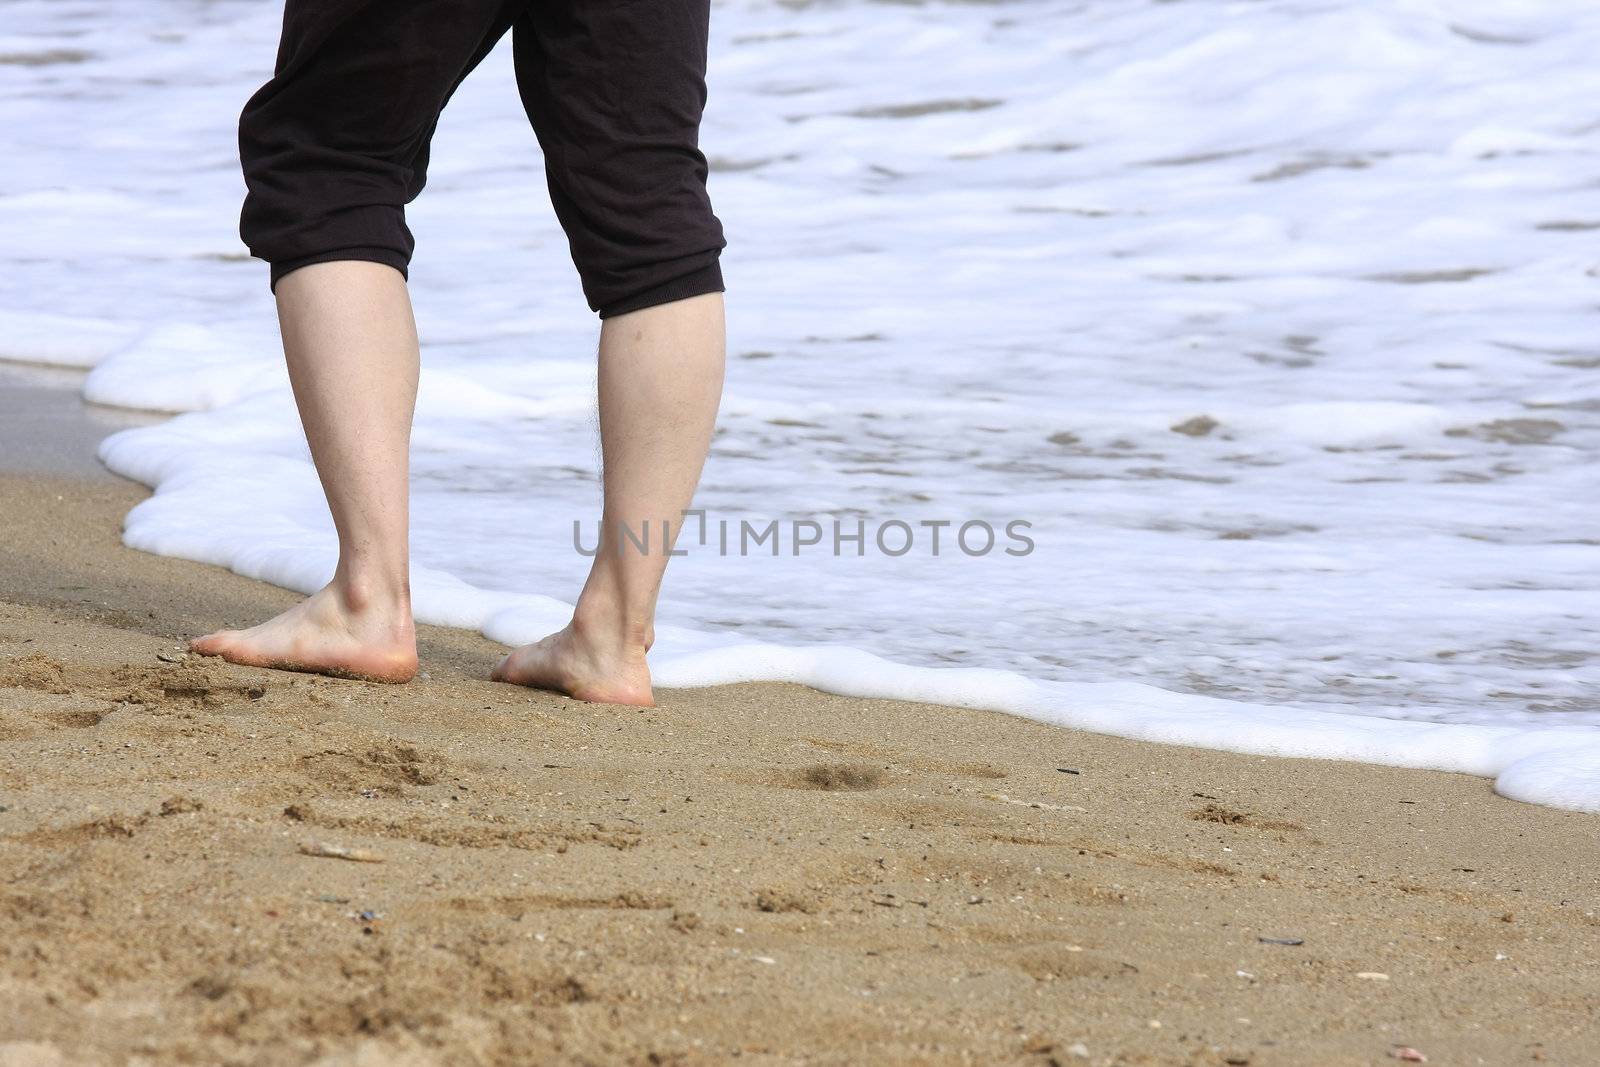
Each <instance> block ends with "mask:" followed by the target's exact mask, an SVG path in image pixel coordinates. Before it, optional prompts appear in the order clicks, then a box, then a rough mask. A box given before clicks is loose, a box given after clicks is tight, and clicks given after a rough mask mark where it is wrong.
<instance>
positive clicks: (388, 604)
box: [329, 569, 411, 620]
mask: <svg viewBox="0 0 1600 1067" xmlns="http://www.w3.org/2000/svg"><path fill="white" fill-rule="evenodd" d="M329 588H330V589H332V591H333V593H334V595H335V596H337V597H338V599H339V604H340V606H341V607H343V608H344V610H345V611H347V612H348V613H350V614H351V615H387V616H399V617H401V618H403V619H407V620H409V619H410V618H411V586H410V583H409V582H408V581H407V580H406V578H404V577H393V576H380V575H373V574H366V573H362V572H355V573H350V572H346V571H344V570H342V569H341V571H340V572H339V573H338V574H336V575H335V576H334V579H333V582H332V583H331V585H330V587H329Z"/></svg>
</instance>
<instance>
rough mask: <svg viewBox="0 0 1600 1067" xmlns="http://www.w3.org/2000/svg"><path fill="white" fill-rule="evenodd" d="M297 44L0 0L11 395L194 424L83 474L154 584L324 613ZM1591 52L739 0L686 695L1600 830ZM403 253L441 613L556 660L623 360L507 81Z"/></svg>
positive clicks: (1331, 30) (1598, 383) (258, 4)
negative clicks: (1341, 761)
mask: <svg viewBox="0 0 1600 1067" xmlns="http://www.w3.org/2000/svg"><path fill="white" fill-rule="evenodd" d="M278 19H279V5H277V4H275V3H270V2H265V0H145V2H142V3H140V4H137V5H134V4H124V3H116V2H112V0H8V2H6V3H4V4H3V5H0V109H3V112H0V113H3V116H4V122H3V124H0V128H3V129H4V131H5V133H4V137H5V142H6V145H5V148H6V150H5V153H4V156H5V160H6V164H5V166H4V167H3V168H0V358H6V359H14V360H24V361H32V362H43V363H58V364H63V365H68V366H77V367H85V368H92V370H91V371H90V373H89V375H88V377H87V381H86V383H85V386H84V389H85V393H86V395H87V397H88V398H89V399H91V400H94V401H96V402H99V403H103V404H108V405H117V406H122V407H130V408H141V409H152V410H157V411H164V412H172V413H180V414H176V417H174V418H172V419H170V420H169V421H165V422H162V423H160V424H158V425H154V426H147V427H140V428H136V429H132V430H128V431H125V432H123V433H120V434H118V435H116V436H113V437H112V438H110V439H108V440H107V441H106V443H105V445H104V446H103V448H102V457H103V459H104V460H105V462H106V463H107V464H108V465H109V466H110V467H111V468H112V469H113V470H116V471H118V472H120V473H123V474H126V475H128V476H130V477H133V478H136V479H138V480H140V481H142V482H145V483H146V484H148V485H150V486H152V487H154V488H155V489H156V495H155V496H153V497H152V498H151V499H150V500H148V501H147V502H145V503H143V504H141V505H140V506H139V507H137V508H136V509H135V510H134V512H133V513H132V514H131V515H130V516H129V517H128V521H127V526H126V539H127V541H128V543H129V544H131V545H134V546H135V547H138V548H142V549H146V550H149V551H152V552H159V553H163V554H168V555H175V556H182V557H186V558H190V559H196V560H203V561H206V562H211V563H216V564H219V565H222V566H226V567H231V568H232V569H234V570H237V571H239V572H241V573H244V574H249V575H253V576H256V577H261V578H264V579H266V580H268V581H273V582H276V583H279V584H281V585H285V586H289V587H292V588H296V589H301V590H307V591H309V590H312V589H314V588H316V587H318V586H320V585H321V584H322V583H323V582H324V581H325V580H326V578H327V576H328V575H329V574H330V573H331V571H332V567H333V562H334V541H333V536H332V530H331V525H330V523H329V521H328V519H327V517H326V514H325V510H324V506H323V504H322V501H321V497H320V493H319V491H318V487H317V483H316V478H315V474H314V472H313V470H312V468H311V466H310V464H309V460H308V457H307V454H306V450H305V445H304V442H303V439H302V437H301V435H300V431H299V428H298V423H297V421H296V419H295V415H294V409H293V404H292V401H291V398H290V396H289V392H288V387H287V380H286V378H285V375H284V372H283V369H282V366H281V358H280V355H279V350H278V346H277V339H276V334H275V324H274V319H273V313H272V305H271V300H270V296H269V294H268V292H267V287H266V271H265V267H264V266H263V265H262V264H260V263H259V262H255V261H252V260H249V259H248V257H247V255H246V254H245V251H244V249H243V247H242V246H241V245H240V243H239V241H238V237H237V233H236V229H235V225H236V219H237V211H238V204H239V199H240V197H241V195H242V183H241V181H240V178H239V176H238V166H237V160H236V147H235V141H234V123H235V121H236V118H237V114H238V111H239V109H240V107H241V106H242V105H243V103H244V101H245V99H246V98H247V97H248V96H249V95H250V93H251V92H252V91H253V90H254V89H255V87H256V86H257V85H258V84H259V83H260V82H261V81H263V80H264V79H265V78H266V77H267V75H268V74H269V73H270V65H271V62H272V58H273V54H274V49H275V43H276V35H277V30H278ZM1596 54H1600V8H1597V7H1593V6H1591V5H1584V4H1577V3H1573V2H1571V0H1520V2H1518V3H1514V4H1506V3H1504V2H1490V0H1383V2H1378V0H1317V2H1311V0H1259V2H1252V3H1242V2H1240V3H1229V2H1221V0H1187V2H1184V3H1160V2H1151V0H1141V2H1132V0H1092V2H1065V0H996V2H987V3H960V2H949V3H945V2H933V0H931V2H926V3H886V2H871V0H837V2H827V3H824V2H804V0H788V2H781V3H770V2H755V0H726V2H719V3H718V4H717V5H716V7H715V9H714V14H713V39H712V42H711V69H710V75H709V79H708V80H709V84H710V105H709V108H708V112H707V116H706V122H705V126H704V129H703V131H702V147H703V148H704V149H705V151H706V153H707V155H708V156H709V157H710V159H711V161H712V175H711V179H710V181H711V192H712V197H713V200H714V202H715V204H716V206H717V211H718V214H719V216H720V217H721V218H722V220H723V222H724V225H725V227H726V229H727V232H728V236H729V241H730V244H729V248H728V249H727V251H726V253H725V258H724V268H725V273H726V276H727V282H728V308H729V331H730V335H729V343H730V367H729V375H728V388H727V395H726V399H725V402H724V405H723V409H722V416H721V420H720V428H719V432H718V436H717V439H716V441H715V443H714V446H713V451H712V455H711V459H710V462H709V464H708V467H707V470H706V475H705V479H704V482H703V485H702V489H701V491H700V494H699V496H698V497H697V501H696V502H697V505H698V506H699V507H700V508H703V509H704V510H705V513H706V522H707V530H708V533H709V537H708V538H707V543H706V544H699V543H698V538H696V537H695V536H694V535H693V534H691V535H690V536H689V543H688V545H687V548H688V554H687V555H685V556H684V557H682V558H680V559H678V560H676V561H675V562H674V564H673V566H672V568H671V570H670V572H669V575H668V578H667V583H666V587H665V591H664V596H663V601H662V608H661V623H662V626H661V630H660V644H659V646H658V648H657V650H656V652H655V654H654V655H653V657H652V658H653V661H654V666H655V671H656V675H657V679H658V682H659V683H661V684H664V685H704V684H713V683H718V682H724V681H733V680H744V679H761V678H770V679H789V680H795V681H802V682H806V683H809V684H813V685H817V686H819V687H822V688H828V689H832V690H836V691H840V692H846V693H859V694H872V695H880V696H890V697H904V698H910V699H920V700H929V701H934V702H938V703H945V704H957V705H964V706H977V707H991V708H996V709H999V710H1004V711H1010V712H1013V713H1017V714H1022V715H1028V716H1032V717H1035V718H1041V719H1044V720H1047V721H1053V722H1060V723H1062V724H1065V725H1073V726H1082V727H1086V728H1090V729H1095V730H1102V731H1106V732H1111V733H1117V734H1122V735H1126V736H1132V737H1142V738H1150V739H1155V740H1165V741H1174V742H1179V743H1184V744H1195V745H1205V746H1212V747H1220V748H1228V749H1236V750H1241V751H1249V752H1261V753H1282V754H1299V755H1311V756H1326V757H1330V758H1345V759H1360V760H1369V761H1374V762H1382V763H1389V764H1397V765H1405V766H1421V767H1436V768H1442V769H1451V770H1461V771H1467V772H1470V773H1475V774H1484V775H1491V776H1495V778H1496V786H1497V788H1498V789H1499V790H1500V791H1501V792H1503V793H1505V794H1507V795H1509V796H1513V797H1517V798H1519V799H1524V800H1529V801H1533V802H1538V803H1545V804H1552V805H1558V806H1563V807H1569V808H1575V809H1580V810H1590V811H1600V329H1597V327H1600V301H1597V297H1596V293H1597V279H1600V251H1597V249H1600V244H1597V241H1600V111H1597V110H1596V108H1595V105H1594V101H1596V100H1600V67H1597V66H1596V64H1595V63H1594V56H1595V55H1596ZM409 217H410V221H411V223H412V227H413V229H414V231H415V232H416V235H417V239H418V256H417V259H416V262H415V264H414V266H413V270H412V280H413V286H412V292H413V298H414V300H415V302H416V306H417V313H418V320H419V325H420V328H421V332H422V338H423V344H424V353H423V358H424V367H425V369H424V375H423V384H422V393H421V398H420V404H419V413H418V421H417V427H416V437H415V457H414V462H415V467H416V478H415V485H414V494H413V495H414V501H413V507H414V512H415V522H416V528H415V548H414V555H415V563H416V568H417V572H416V591H415V592H416V604H417V609H418V613H419V616H420V617H422V618H423V619H425V620H428V621H433V622H441V623H447V624H451V625H458V626H464V627H473V628H477V629H481V630H483V631H484V632H485V633H487V634H488V635H489V636H491V637H493V638H496V639H498V640H502V641H505V642H508V643H520V642H523V641H527V640H531V639H534V638H537V637H538V636H541V635H542V634H544V633H546V632H549V631H550V630H553V629H555V628H557V627H558V626H560V625H561V624H562V623H563V622H564V621H565V613H566V612H567V610H568V604H569V603H570V600H571V598H572V597H573V596H574V595H575V594H576V591H577V589H578V586H579V584H580V582H581V579H582V575H583V573H584V571H585V570H586V566H587V560H586V558H585V557H584V556H583V555H582V554H581V553H580V552H578V551H577V550H576V549H575V547H574V523H575V522H577V523H581V524H582V529H581V539H582V541H583V542H584V543H589V542H592V539H593V525H592V523H593V516H594V514H595V513H596V511H597V508H598V500H599V484H598V481H597V479H596V466H597V462H596V459H597V455H596V454H597V444H596V428H595V421H594V401H593V388H594V357H593V351H594V344H595V338H596V334H597V324H596V320H595V318H594V316H593V314H592V313H591V312H590V311H589V310H588V309H587V307H586V306H585V305H584V303H583V299H582V296H581V294H580V292H579V289H578V285H577V280H576V276H575V274H574V272H573V270H572V267H571V264H570V261H569V259H568V258H567V252H566V244H565V239H564V236H563V235H562V233H561V231H560V230H559V228H558V227H557V226H556V224H555V221H554V218H553V215H552V213H551V210H550V205H549V201H548V198H547V194H546V192H545V188H544V181H543V176H542V171H541V163H540V157H539V154H538V149H537V146H536V144H535V142H534V139H533V137H532V134H531V133H530V132H529V130H528V128H527V124H526V120H525V119H524V117H523V115H522V113H521V110H520V106H519V104H518V102H517V98H516V93H515V90H514V85H513V82H512V77H511V71H510V63H509V54H508V50H507V49H502V50H501V51H499V52H497V53H496V54H495V55H493V56H491V57H490V59H489V60H488V61H487V62H486V63H485V64H484V66H483V67H482V68H480V69H479V70H478V71H477V72H476V73H475V74H474V75H473V76H472V78H470V79H469V80H468V82H467V83H466V85H465V86H464V87H463V88H462V90H461V91H460V93H459V94H458V96H457V98H456V99H455V100H454V101H453V102H452V103H451V105H450V107H449V109H448V110H447V111H446V113H445V117H444V121H443V123H442V124H441V128H440V131H439V134H438V138H437V140H436V142H435V145H434V162H433V165H432V168H431V171H430V183H429V187H428V189H427V190H426V191H425V192H424V194H423V196H422V197H421V199H420V200H419V201H418V202H417V203H416V204H415V205H413V207H412V209H411V212H410V216H409ZM773 522H777V523H778V527H777V530H778V536H779V541H778V552H777V554H776V555H774V554H773V550H772V544H771V542H765V543H760V544H757V545H755V546H754V547H752V548H748V550H747V551H745V552H743V553H741V550H740V530H741V525H740V524H741V523H746V524H749V527H750V528H751V529H753V530H757V531H761V530H764V529H765V528H766V527H767V526H768V524H770V523H773ZM836 522H837V523H840V524H841V532H842V533H844V534H846V535H849V534H852V533H855V532H856V531H857V529H858V525H857V524H860V526H859V529H860V530H862V531H863V532H864V535H865V536H864V539H863V548H862V551H861V553H860V554H857V548H856V545H855V543H854V542H851V541H849V540H846V541H845V542H844V543H843V544H842V546H841V551H840V552H838V553H836V552H835V551H834V550H833V549H834V546H833V544H832V541H833V538H832V533H833V528H834V524H835V523H836ZM810 523H815V524H817V525H816V527H815V529H816V531H818V532H820V533H821V534H822V542H821V543H820V544H816V545H802V546H800V547H799V549H798V551H797V550H796V548H795V546H794V544H793V540H794V539H793V537H792V535H793V534H794V533H795V532H796V531H797V530H799V531H803V532H804V533H806V534H807V535H810V534H811V533H812V531H813V528H812V527H811V526H810V525H808V524H810ZM940 523H948V524H949V525H947V526H942V525H936V524H940ZM1013 523H1020V524H1022V525H1017V526H1010V524H1013ZM723 524H726V527H727V529H728V530H729V531H730V538H731V543H730V545H729V551H727V552H724V551H722V550H721V548H720V546H719V544H718V540H719V538H718V531H719V530H720V529H721V528H723ZM796 524H799V525H798V526H797V525H796ZM902 524H903V525H902ZM963 524H970V525H968V527H967V530H968V537H967V538H966V540H965V542H961V541H958V540H957V533H958V531H959V530H960V528H961V527H962V526H963ZM1008 526H1010V528H1011V530H1012V531H1013V532H1014V533H1019V534H1020V535H1021V537H1024V538H1026V544H1025V543H1024V541H1023V540H1021V539H1020V538H1019V537H1015V536H1008V533H1007V528H1008ZM985 528H988V529H993V530H994V531H995V532H996V534H997V538H996V542H995V544H994V547H993V548H991V549H990V550H988V551H986V552H980V551H977V550H978V549H981V548H983V547H984V545H985V543H986V538H985V537H984V533H983V531H984V530H985ZM936 530H937V532H939V534H940V544H939V551H938V553H937V554H935V552H934V551H933V544H932V535H933V533H934V532H935V531H936ZM880 533H881V534H882V535H883V537H884V540H883V542H882V545H880V543H879V541H878V535H879V534H880ZM907 535H909V536H910V541H911V543H910V548H909V550H907V551H905V552H904V553H903V554H892V553H895V552H897V551H898V550H899V549H900V548H901V547H902V545H903V544H904V543H905V542H906V539H907ZM963 543H964V544H965V545H966V550H964V549H963V547H962V546H963ZM1008 547H1009V548H1011V549H1013V551H1014V552H1021V549H1022V548H1024V547H1029V548H1031V550H1029V551H1026V552H1025V553H1021V554H1013V553H1008V552H1007V551H1006V549H1007V548H1008ZM940 728H941V726H940V724H939V723H938V722H937V721H933V720H932V719H930V721H929V723H928V729H930V730H936V729H940ZM1061 746H1062V750H1063V753H1065V752H1067V751H1069V750H1070V746H1071V740H1070V735H1066V734H1063V738H1062V742H1061Z"/></svg>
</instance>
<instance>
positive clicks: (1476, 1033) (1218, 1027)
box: [0, 452, 1600, 1067]
mask: <svg viewBox="0 0 1600 1067" xmlns="http://www.w3.org/2000/svg"><path fill="white" fill-rule="evenodd" d="M12 459H14V456H12V455H11V454H10V453H9V452H8V454H7V456H6V457H5V461H7V462H9V461H11V460H12ZM143 492H144V491H143V490H142V489H140V488H139V487H137V486H133V485H131V484H129V483H126V482H122V481H119V480H116V479H112V478H110V477H108V476H104V475H101V476H97V477H69V476H63V475H62V474H60V473H53V474H52V473H45V474H37V473H35V474H25V475H17V474H8V475H0V536H3V543H4V545H5V551H4V553H3V554H0V1003H3V1004H4V1005H5V1009H4V1010H3V1011H0V1065H3V1067H17V1065H22V1064H30V1065H32V1064H41V1065H55V1064H72V1065H77V1064H190V1063H192V1064H217V1063H228V1064H303V1063H319V1064H374V1065H377V1064H398V1065H411V1064H417V1065H420V1064H507V1065H510V1064H529V1063H540V1064H546V1063H548V1064H702V1063H705V1064H710V1063H731V1062H739V1063H751V1064H790V1063H793V1064H799V1063H806V1064H868V1063H870V1064H879V1063H882V1064H902V1063H903V1064H946V1063H950V1064H954V1063H982V1064H992V1063H1008V1064H1009V1063H1017V1064H1035V1065H1039V1067H1046V1065H1050V1064H1057V1065H1073V1064H1079V1063H1083V1064H1129V1065H1133V1064H1140V1065H1144V1064H1161V1065H1165V1064H1175V1065H1177V1064H1182V1065H1221V1064H1232V1065H1239V1064H1250V1065H1279V1064H1288V1065H1300V1064H1304V1065H1316V1067H1338V1065H1345V1064H1349V1065H1356V1064H1362V1065H1367V1064H1375V1063H1387V1062H1400V1061H1398V1060H1395V1059H1392V1058H1391V1057H1392V1056H1393V1055H1395V1053H1396V1052H1397V1050H1398V1048H1399V1047H1402V1046H1403V1047H1410V1048H1415V1049H1418V1050H1420V1051H1421V1052H1422V1053H1423V1054H1425V1055H1426V1056H1427V1057H1428V1062H1430V1063H1435V1064H1495V1065H1499V1064H1512V1063H1523V1062H1544V1063H1557V1064H1574V1065H1587V1064H1593V1063H1596V1062H1600V1033H1597V1032H1596V1029H1595V1020H1596V1018H1597V1017H1600V848H1597V847H1596V846H1597V841H1600V821H1596V819H1595V817H1593V816H1586V815H1579V814H1573V813H1568V812H1561V811H1554V810H1549V809H1542V808H1536V807H1531V806H1528V805H1524V804H1519V803H1516V802H1513V801H1509V800H1506V799H1503V798H1501V797H1498V796H1496V795H1494V794H1493V792H1492V791H1491V790H1490V787H1489V783H1488V782H1486V781H1484V780H1481V779H1477V778H1470V777H1466V776H1461V775H1450V774H1439V773H1431V772H1420V771H1409V770H1398V769H1392V768H1382V767H1368V766H1362V765H1356V764H1348V763H1337V762H1324V761H1312V760H1284V759H1262V758H1259V757H1252V756H1238V755H1231V754H1226V753H1216V752H1207V751H1202V750H1194V749H1183V748H1174V747H1167V746H1159V745H1152V744H1146V743H1138V742H1131V741H1124V740H1119V739H1115V738H1108V737H1100V736H1094V735H1088V734H1081V733H1075V732H1071V731H1066V730H1062V729H1059V728H1053V727H1046V726H1041V725H1037V724H1034V723H1031V722H1027V721H1023V720H1019V719H1015V718H1011V717H1008V716H1004V715H999V714H994V713H987V712H974V711H964V710H957V709H950V708H939V707H930V706H924V705H918V704H911V703H900V702H893V701H878V700H856V699H846V698H841V697H835V696H829V695H825V694H820V693H816V692H813V691H811V690H808V689H804V688H800V687H796V686H784V685H740V686H729V687H723V688H717V689H710V690H684V691H663V692H661V693H660V694H659V698H660V706H659V707H658V708H656V709H653V710H645V711H639V710H634V709H624V708H617V707H607V706H596V705H584V704H579V703H576V702H573V701H570V700H566V699H563V698H561V697H558V696H554V695H551V694H544V693H534V692H528V691H524V690H520V689H517V688H514V687H510V686H503V685H497V684H494V683H490V682H487V681H484V680H483V679H484V677H485V676H486V675H487V672H488V670H489V667H490V666H491V665H492V663H493V662H494V661H495V659H496V658H497V657H498V655H499V654H500V653H501V651H502V650H501V649H500V648H499V647H498V646H495V645H493V644H491V643H490V642H488V641H485V640H483V639H481V638H478V637H476V636H474V635H469V634H465V633H462V632H459V631H451V630H443V629H437V628H431V627H424V628H423V631H422V655H423V660H424V669H425V671H426V672H427V674H426V676H425V677H423V678H421V679H419V680H418V681H416V682H414V683H412V684H410V685H407V686H403V687H387V686H380V685H371V684H366V683H361V682H352V681H340V680H333V679H318V678H310V677H303V676H295V675H290V674H283V673H276V672H271V671H265V670H257V669H247V668H237V667H232V666H229V665H226V664H221V663H218V662H216V661H211V660H198V659H195V658H191V657H186V656H185V655H184V654H183V653H182V651H181V646H182V643H183V641H184V639H185V638H187V637H189V636H192V635H196V634H199V633H202V632H205V631H207V630H210V629H212V628H215V627H218V626H222V625H236V624H241V623H246V622H251V621H255V620H259V619H260V618H262V617H264V616H266V615H267V614H270V613H272V612H274V611H276V610H279V609H281V608H283V607H284V606H286V605H288V604H289V603H291V602H292V600H293V597H292V596H291V594H289V593H286V592H284V591H282V590H278V589H274V588H272V587H269V586H266V585H263V584H261V583H258V582H253V581H249V580H246V579H243V578H239V577H237V576H235V575H233V574H229V573H226V572H223V571H221V570H219V569H217V568H212V567H206V566H201V565H197V564H191V563H185V562H181V561H176V560H169V559H162V558H158V557H153V556H148V555H145V554H142V553H137V552H133V551H131V550H128V549H125V548H123V547H122V546H121V545H120V543H119V541H118V536H117V531H118V525H119V522H120V519H121V517H122V515H124V514H125V513H126V511H127V510H128V508H129V507H131V506H132V505H133V504H134V503H136V502H137V501H138V500H139V499H140V498H141V496H142V495H143ZM341 852H342V853H343V854H344V855H345V856H346V857H347V858H339V856H338V855H337V854H338V853H341ZM329 853H334V854H335V855H329ZM1285 942H1293V943H1285Z"/></svg>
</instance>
